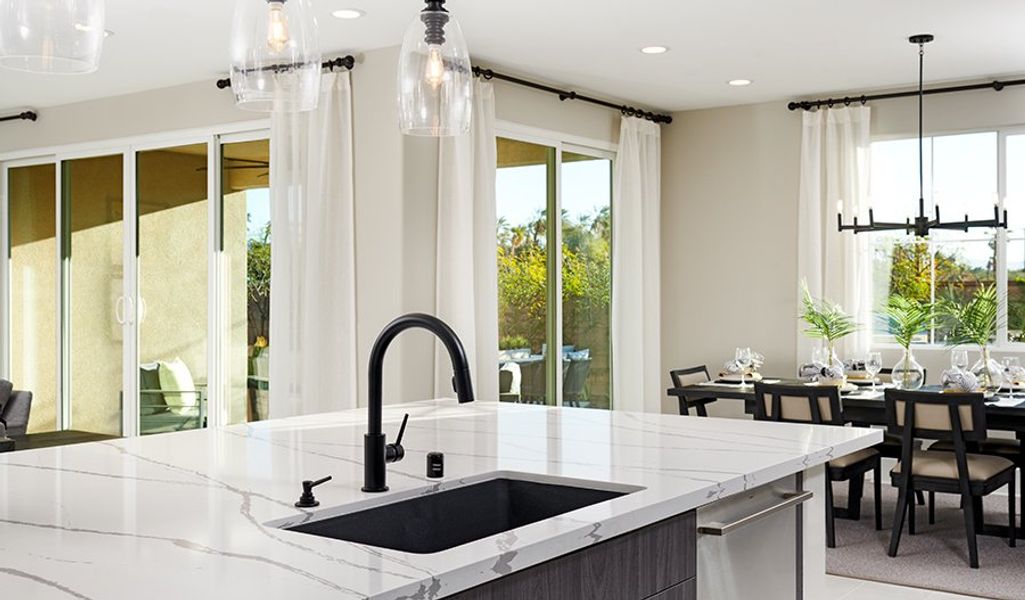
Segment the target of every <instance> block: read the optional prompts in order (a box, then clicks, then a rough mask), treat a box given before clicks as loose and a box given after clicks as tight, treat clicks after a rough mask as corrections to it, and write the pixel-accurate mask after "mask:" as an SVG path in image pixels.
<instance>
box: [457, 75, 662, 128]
mask: <svg viewBox="0 0 1025 600" xmlns="http://www.w3.org/2000/svg"><path fill="white" fill-rule="evenodd" d="M473 74H474V76H476V77H483V78H484V79H501V80H502V81H508V82H509V83H515V84H516V85H522V86H523V87H528V88H532V89H535V90H541V91H542V92H548V93H550V94H555V95H557V96H558V97H559V100H562V101H566V100H582V101H584V102H590V103H591V104H597V105H598V106H604V107H605V108H611V109H614V110H618V111H620V112H621V113H623V114H624V115H627V116H630V117H640V118H642V119H647V120H648V121H653V122H655V123H665V124H666V125H668V124H670V123H672V122H673V118H672V117H671V116H669V115H660V114H657V113H653V112H648V111H646V110H641V109H639V108H635V107H633V106H627V105H625V104H615V103H613V102H609V101H607V100H601V99H600V98H592V97H590V96H584V95H583V94H578V93H576V92H574V91H571V90H560V89H559V88H555V87H552V86H548V85H544V84H542V83H535V82H533V81H527V80H526V79H520V78H519V77H513V76H512V75H505V74H502V73H496V72H495V71H493V70H491V69H485V68H482V67H476V66H475V67H473Z"/></svg>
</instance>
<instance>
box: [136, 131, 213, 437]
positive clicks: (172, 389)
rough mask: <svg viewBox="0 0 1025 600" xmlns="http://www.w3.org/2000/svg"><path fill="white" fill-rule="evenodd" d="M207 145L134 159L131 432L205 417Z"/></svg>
mask: <svg viewBox="0 0 1025 600" xmlns="http://www.w3.org/2000/svg"><path fill="white" fill-rule="evenodd" d="M207 175H208V167H207V144H205V143H202V144H192V145H188V146H178V147H174V148H165V149H159V150H149V151H145V152H139V153H137V154H136V202H137V212H136V214H137V218H138V221H137V240H138V248H137V252H138V270H137V272H138V290H139V292H138V311H137V315H136V319H137V323H138V385H139V394H138V407H139V433H141V434H143V435H145V434H150V433H161V432H166V431H181V430H185V429H196V428H199V427H204V426H205V425H206V421H207V414H208V406H207V400H208V390H207V381H208V373H207V370H208V361H207V340H208V326H209V323H208V311H207V306H208V304H209V294H208V287H209V284H208V279H209V268H208V263H209V229H210V228H209V222H210V220H209V209H210V202H209V200H208V198H207Z"/></svg>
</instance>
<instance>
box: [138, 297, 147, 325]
mask: <svg viewBox="0 0 1025 600" xmlns="http://www.w3.org/2000/svg"><path fill="white" fill-rule="evenodd" d="M145 320H146V299H145V298H143V297H142V296H139V323H142V322H143V321H145Z"/></svg>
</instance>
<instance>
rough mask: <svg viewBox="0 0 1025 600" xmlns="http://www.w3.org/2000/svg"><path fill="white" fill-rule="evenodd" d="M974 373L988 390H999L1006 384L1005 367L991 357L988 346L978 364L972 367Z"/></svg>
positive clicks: (984, 347) (984, 348) (983, 350)
mask: <svg viewBox="0 0 1025 600" xmlns="http://www.w3.org/2000/svg"><path fill="white" fill-rule="evenodd" d="M972 373H973V374H974V375H975V377H976V378H977V379H978V380H979V385H980V386H982V387H983V388H984V389H987V390H996V389H999V388H1000V386H1001V385H1002V384H1003V383H1004V367H1003V366H1001V364H1000V363H998V362H997V361H996V360H994V359H993V357H991V356H990V355H989V347H988V346H983V347H982V352H981V355H980V356H979V360H978V362H976V363H975V364H974V365H972Z"/></svg>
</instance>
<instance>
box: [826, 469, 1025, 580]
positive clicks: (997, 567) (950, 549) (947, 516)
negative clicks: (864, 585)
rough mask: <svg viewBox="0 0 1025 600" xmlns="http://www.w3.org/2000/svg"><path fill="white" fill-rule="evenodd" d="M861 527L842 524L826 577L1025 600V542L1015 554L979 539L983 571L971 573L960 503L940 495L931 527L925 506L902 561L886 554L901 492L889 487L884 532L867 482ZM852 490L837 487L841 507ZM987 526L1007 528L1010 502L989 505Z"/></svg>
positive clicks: (995, 541) (991, 500) (905, 538)
mask: <svg viewBox="0 0 1025 600" xmlns="http://www.w3.org/2000/svg"><path fill="white" fill-rule="evenodd" d="M865 483H866V485H865V488H866V489H865V491H866V494H865V498H864V499H863V502H862V509H861V511H862V512H861V521H848V520H843V519H837V520H836V546H837V547H836V548H835V549H827V550H826V571H827V572H828V573H830V574H833V575H842V576H844V577H854V578H858V579H869V580H873V581H881V582H885V583H893V584H897V585H903V586H910V587H918V588H926V589H931V590H939V591H944V592H953V593H957V594H964V595H968V596H978V597H981V598H999V599H1001V600H1025V540H1018V546H1017V547H1016V548H1009V547H1008V546H1007V540H1006V539H1000V538H995V537H991V536H979V566H980V568H979V569H971V568H969V567H968V547H967V545H966V540H965V530H964V519H963V518H962V516H961V511H960V509H958V504H959V499H958V497H957V496H953V495H949V494H937V495H936V524H935V525H929V524H928V513H927V511H926V507H924V506H919V507H918V510H917V511H916V513H917V517H918V518H917V523H918V529H917V532H918V533H917V534H916V535H913V536H910V535H908V533H907V527H906V526H905V529H904V534H903V535H902V536H901V538H900V549H899V550H898V552H897V557H896V558H890V557H889V556H887V554H886V550H887V548H888V547H889V543H890V527H891V526H892V525H893V510H894V505H895V504H896V503H897V492H896V490H895V489H894V488H892V487H891V486H889V485H885V484H884V485H883V527H884V530H883V531H876V530H875V527H874V519H873V517H872V515H873V513H872V492H871V489H872V487H871V484H870V482H868V481H866V482H865ZM846 487H847V486H846V485H844V484H836V485H835V487H834V489H835V491H836V504H837V506H842V505H844V504H846V501H847V498H846ZM985 514H986V522H987V523H1006V522H1007V497H1006V496H990V497H988V498H986V501H985Z"/></svg>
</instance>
